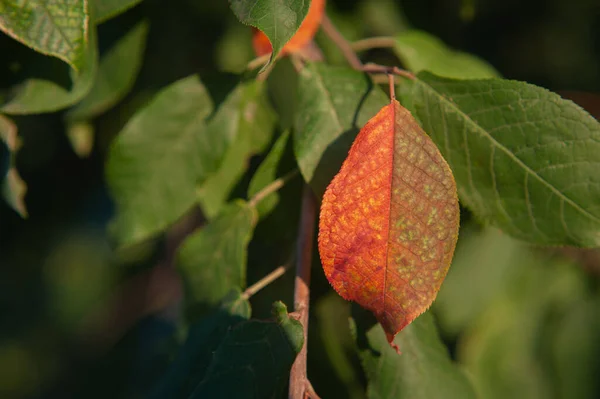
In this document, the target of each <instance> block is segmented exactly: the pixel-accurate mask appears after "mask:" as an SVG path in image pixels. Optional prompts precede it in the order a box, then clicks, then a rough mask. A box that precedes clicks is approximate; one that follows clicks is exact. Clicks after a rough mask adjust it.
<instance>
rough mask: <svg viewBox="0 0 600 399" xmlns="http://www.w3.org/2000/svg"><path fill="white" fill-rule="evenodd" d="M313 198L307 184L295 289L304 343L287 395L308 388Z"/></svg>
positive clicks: (298, 396) (292, 397)
mask: <svg viewBox="0 0 600 399" xmlns="http://www.w3.org/2000/svg"><path fill="white" fill-rule="evenodd" d="M316 209H317V205H316V200H315V197H314V194H313V193H312V191H311V189H310V187H309V186H308V185H305V186H304V192H303V194H302V211H301V215H300V227H299V229H298V242H297V249H296V250H297V252H296V283H295V289H294V310H295V311H296V313H297V314H298V321H300V323H302V327H303V328H304V345H303V346H302V349H301V350H300V353H298V356H297V357H296V360H295V361H294V364H293V366H292V371H291V372H290V390H289V399H304V398H305V395H306V394H307V393H309V392H308V390H307V387H308V386H309V382H308V377H307V375H306V354H307V350H306V347H307V339H308V311H309V303H310V265H311V260H312V249H313V248H312V247H313V233H314V229H315V219H316V212H317V211H316Z"/></svg>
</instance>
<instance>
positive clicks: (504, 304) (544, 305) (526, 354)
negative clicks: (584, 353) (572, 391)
mask: <svg viewBox="0 0 600 399" xmlns="http://www.w3.org/2000/svg"><path fill="white" fill-rule="evenodd" d="M472 267H481V262H478V263H477V264H473V265H472ZM582 277H583V275H582V274H581V272H580V270H578V269H577V268H576V267H575V265H573V264H567V263H564V262H557V261H556V260H553V259H550V258H549V257H545V258H539V257H536V256H534V254H533V253H528V254H524V256H523V257H521V258H520V259H519V261H518V263H513V264H512V266H511V268H510V276H509V280H508V281H507V283H506V284H505V285H504V287H502V289H500V290H497V291H496V292H497V293H496V295H495V298H494V301H493V303H491V304H490V305H489V306H487V307H486V309H485V311H484V312H483V313H482V314H481V315H480V316H479V317H478V318H477V320H476V321H475V323H473V325H472V327H471V328H469V329H467V331H465V332H464V333H463V334H462V336H461V344H460V345H459V347H458V353H457V357H458V359H459V361H460V362H461V364H464V365H465V368H466V369H467V371H468V372H469V375H471V376H472V379H473V381H474V383H475V384H476V386H477V387H478V390H479V392H480V393H481V397H483V398H489V399H496V398H497V399H501V398H510V397H523V398H532V399H535V398H540V399H542V398H548V397H551V396H554V395H553V392H552V382H553V377H552V376H551V374H550V373H549V371H550V370H549V367H547V366H548V365H549V364H548V360H549V359H548V357H547V356H550V353H548V352H546V353H544V351H543V349H545V348H547V347H548V343H549V341H550V339H549V338H551V337H552V332H553V331H555V330H556V329H558V328H559V326H561V325H562V324H563V323H564V321H566V320H568V314H569V313H570V312H573V310H574V309H575V307H577V306H578V305H579V300H580V298H581V296H582V294H583V293H584V292H585V285H586V282H585V280H584V279H583V278H582ZM551 320H554V321H555V324H554V325H553V324H549V322H550V321H551ZM573 338H574V337H573V336H570V337H569V344H570V346H573V344H574V342H575V341H574V340H573ZM595 340H596V341H597V338H596V339H595ZM568 397H579V396H571V395H569V396H568Z"/></svg>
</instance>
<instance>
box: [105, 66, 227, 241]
mask: <svg viewBox="0 0 600 399" xmlns="http://www.w3.org/2000/svg"><path fill="white" fill-rule="evenodd" d="M211 112H212V101H211V99H210V97H209V95H208V93H207V92H206V89H205V88H204V86H203V85H202V83H201V82H200V79H198V77H197V76H191V77H188V78H185V79H181V80H179V81H177V82H175V83H173V84H171V85H170V86H168V87H167V88H165V89H163V90H162V91H161V92H159V93H158V94H157V95H156V96H155V97H154V99H153V100H152V102H151V103H150V104H148V105H147V106H146V107H144V108H142V109H141V110H140V111H138V112H137V113H136V114H135V115H134V116H133V117H132V118H131V119H130V120H129V122H128V123H127V125H125V127H124V128H123V131H122V132H121V133H120V134H119V136H118V137H117V138H116V139H115V141H114V142H113V143H112V147H111V150H110V153H109V156H108V161H107V167H106V174H107V180H108V185H109V188H110V190H111V192H112V195H113V198H114V199H115V201H116V203H117V211H118V212H117V218H116V221H115V224H114V225H113V228H114V231H115V234H116V237H117V239H118V241H119V242H120V243H121V244H122V245H130V244H133V243H136V242H139V241H142V240H144V239H147V238H149V237H151V236H152V235H155V234H157V233H159V232H161V231H163V230H164V229H166V228H167V227H168V226H169V225H170V224H172V223H173V222H175V221H176V220H177V219H178V218H180V217H181V216H182V215H183V214H184V213H185V212H186V211H187V210H188V209H190V207H191V206H192V205H194V203H195V202H196V183H197V182H198V181H199V180H201V179H203V178H205V177H206V175H207V174H208V173H210V172H212V171H213V170H214V164H215V160H214V159H213V156H212V155H211V151H212V145H211V144H212V142H213V141H214V140H216V139H217V138H214V137H210V136H208V135H207V131H206V128H205V123H204V119H205V118H206V117H207V116H208V115H209V114H210V113H211Z"/></svg>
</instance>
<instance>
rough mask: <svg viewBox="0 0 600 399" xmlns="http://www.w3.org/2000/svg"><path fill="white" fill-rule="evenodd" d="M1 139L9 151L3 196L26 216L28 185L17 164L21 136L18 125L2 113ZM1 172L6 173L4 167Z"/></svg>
mask: <svg viewBox="0 0 600 399" xmlns="http://www.w3.org/2000/svg"><path fill="white" fill-rule="evenodd" d="M0 141H1V142H3V143H4V145H5V146H6V147H7V149H8V152H9V157H8V170H7V171H6V175H5V176H4V175H2V174H0V182H2V196H3V197H4V200H5V201H6V202H7V203H8V205H10V206H11V208H13V209H14V210H15V211H16V212H17V213H18V214H19V215H21V217H23V218H26V217H27V208H26V206H25V193H26V192H27V185H26V184H25V182H24V181H23V179H21V176H20V175H19V172H18V171H17V167H16V165H15V162H16V160H15V154H16V152H17V151H18V149H19V144H20V143H19V137H18V136H17V125H15V123H14V122H13V121H12V120H10V119H8V118H7V117H5V116H3V115H0ZM0 172H2V173H4V168H2V170H0Z"/></svg>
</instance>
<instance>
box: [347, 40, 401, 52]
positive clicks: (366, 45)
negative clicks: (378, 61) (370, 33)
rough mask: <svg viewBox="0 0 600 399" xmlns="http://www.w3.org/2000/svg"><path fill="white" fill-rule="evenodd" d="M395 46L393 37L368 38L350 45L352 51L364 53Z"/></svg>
mask: <svg viewBox="0 0 600 399" xmlns="http://www.w3.org/2000/svg"><path fill="white" fill-rule="evenodd" d="M395 45H396V41H395V40H394V38H393V37H385V36H382V37H370V38H368V39H363V40H358V41H355V42H354V43H352V50H354V51H365V50H371V49H374V48H390V47H394V46H395Z"/></svg>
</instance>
